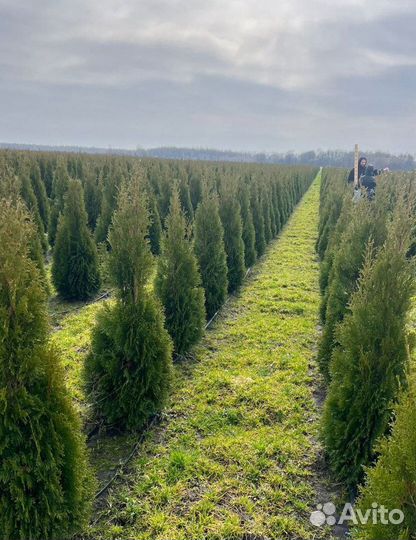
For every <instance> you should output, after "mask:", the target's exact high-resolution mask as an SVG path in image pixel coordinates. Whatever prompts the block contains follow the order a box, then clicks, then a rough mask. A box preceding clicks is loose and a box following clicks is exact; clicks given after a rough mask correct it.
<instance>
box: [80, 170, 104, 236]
mask: <svg viewBox="0 0 416 540" xmlns="http://www.w3.org/2000/svg"><path fill="white" fill-rule="evenodd" d="M84 178H85V180H84V199H85V210H86V211H87V215H88V227H89V228H90V230H91V231H94V229H95V227H96V225H97V220H98V216H99V215H100V211H101V193H100V186H99V184H98V180H97V176H96V174H95V171H94V170H93V169H92V168H87V169H86V170H85V171H84Z"/></svg>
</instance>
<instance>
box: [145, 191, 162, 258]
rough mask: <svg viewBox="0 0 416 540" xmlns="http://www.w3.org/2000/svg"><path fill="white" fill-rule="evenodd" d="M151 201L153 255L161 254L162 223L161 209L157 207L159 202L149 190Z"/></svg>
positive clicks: (150, 236)
mask: <svg viewBox="0 0 416 540" xmlns="http://www.w3.org/2000/svg"><path fill="white" fill-rule="evenodd" d="M148 201H149V217H150V225H149V241H150V249H151V251H152V253H153V255H159V254H160V244H161V242H162V223H161V221H160V214H159V209H158V207H157V201H156V197H155V195H154V193H153V192H152V191H151V190H149V193H148Z"/></svg>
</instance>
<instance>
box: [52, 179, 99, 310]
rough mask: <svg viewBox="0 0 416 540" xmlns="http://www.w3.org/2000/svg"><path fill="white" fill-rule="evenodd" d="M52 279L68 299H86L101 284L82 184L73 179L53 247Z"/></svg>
mask: <svg viewBox="0 0 416 540" xmlns="http://www.w3.org/2000/svg"><path fill="white" fill-rule="evenodd" d="M52 280H53V284H54V285H55V287H56V290H57V291H58V293H59V294H60V295H61V296H62V297H63V298H66V299H67V300H84V299H87V298H90V297H91V296H93V295H94V294H95V293H96V292H97V291H98V289H99V287H100V276H99V271H98V256H97V248H96V246H95V243H94V241H93V239H92V237H91V234H90V231H89V229H88V226H87V212H86V211H85V207H84V198H83V192H82V186H81V183H80V181H79V180H71V181H70V184H69V187H68V192H67V194H66V197H65V209H64V213H63V215H62V216H61V218H60V220H59V225H58V232H57V237H56V243H55V248H54V250H53V263H52Z"/></svg>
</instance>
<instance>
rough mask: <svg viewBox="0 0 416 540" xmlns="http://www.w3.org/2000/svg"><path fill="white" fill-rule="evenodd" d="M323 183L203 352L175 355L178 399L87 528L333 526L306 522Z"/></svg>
mask: <svg viewBox="0 0 416 540" xmlns="http://www.w3.org/2000/svg"><path fill="white" fill-rule="evenodd" d="M318 190H319V185H318V183H315V184H314V185H313V186H312V188H311V189H310V190H309V192H308V193H307V195H306V196H305V198H304V199H303V201H302V203H301V204H300V206H299V207H298V209H297V210H296V212H295V213H294V215H293V216H292V218H291V220H290V222H289V224H288V226H287V227H286V229H285V231H284V232H283V234H282V236H281V237H280V239H278V240H277V241H276V242H274V244H273V245H272V246H271V247H270V248H269V250H268V252H267V254H266V256H265V257H264V259H263V261H261V262H260V263H259V264H258V265H257V266H256V268H255V271H254V272H253V274H252V275H251V276H250V278H249V279H248V280H247V281H246V283H245V285H244V286H243V287H242V289H241V291H240V294H239V296H238V297H237V298H233V299H232V300H230V302H229V303H228V305H227V306H226V307H225V309H224V310H223V313H222V315H221V317H220V318H219V319H218V320H217V321H216V322H215V323H214V325H213V327H212V328H211V330H210V331H209V332H207V334H206V336H205V338H204V339H203V341H202V343H201V345H200V346H199V347H198V348H197V349H196V350H195V360H194V361H187V362H185V363H182V364H179V365H177V366H176V367H175V387H174V390H173V392H172V396H171V405H170V406H169V407H168V408H167V409H166V411H165V412H164V414H163V417H162V420H161V422H160V423H159V424H158V425H157V426H156V427H154V428H152V429H150V430H149V431H148V432H147V434H146V436H145V439H144V442H143V444H142V446H141V447H140V451H139V453H138V455H137V456H136V457H135V458H134V459H133V461H132V462H131V466H130V468H129V470H128V471H127V472H126V473H125V475H124V477H122V478H121V479H119V480H118V481H117V483H116V484H113V486H112V488H111V490H112V491H111V492H110V493H109V495H108V497H107V499H106V502H105V507H104V508H103V509H102V510H101V513H100V514H99V515H98V516H97V519H96V520H95V523H94V524H93V525H91V527H90V529H89V531H86V532H85V535H84V537H83V538H94V539H104V538H105V539H116V538H120V539H130V540H133V539H134V540H136V539H149V540H150V539H151V540H158V539H159V540H162V539H163V540H179V539H181V540H182V539H183V540H185V539H186V540H202V539H209V540H214V539H218V540H220V539H221V540H228V539H243V538H245V539H249V538H252V539H255V538H273V539H275V538H276V539H277V538H279V539H280V538H303V539H312V538H321V537H326V538H327V537H328V536H325V534H326V533H325V531H323V530H320V529H315V528H313V527H312V525H311V524H310V523H309V514H310V510H311V508H313V507H314V506H315V504H316V503H317V502H321V500H320V496H322V493H317V490H318V491H319V489H320V485H321V480H320V479H319V472H318V471H317V469H316V460H317V454H318V453H319V445H317V444H316V442H315V437H316V431H317V424H318V412H317V410H316V403H315V400H314V395H313V393H314V391H315V390H316V384H317V383H316V381H315V378H316V368H315V362H314V356H315V345H316V341H317V333H318V330H317V323H318V320H317V313H318V305H319V290H318V263H317V260H316V256H315V251H314V243H315V239H316V228H317V219H318ZM91 309H93V308H91ZM62 331H63V332H64V331H65V326H64V328H63V330H62ZM69 337H70V336H69ZM69 337H68V339H69ZM79 346H80V345H79V344H75V342H74V344H73V346H72V347H79Z"/></svg>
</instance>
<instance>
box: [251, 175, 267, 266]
mask: <svg viewBox="0 0 416 540" xmlns="http://www.w3.org/2000/svg"><path fill="white" fill-rule="evenodd" d="M251 208H252V211H253V224H254V232H255V235H256V242H255V245H256V252H257V257H261V255H263V253H264V251H265V249H266V239H265V236H264V216H263V212H262V208H261V204H260V196H259V187H258V185H257V182H256V180H253V181H252V183H251Z"/></svg>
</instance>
